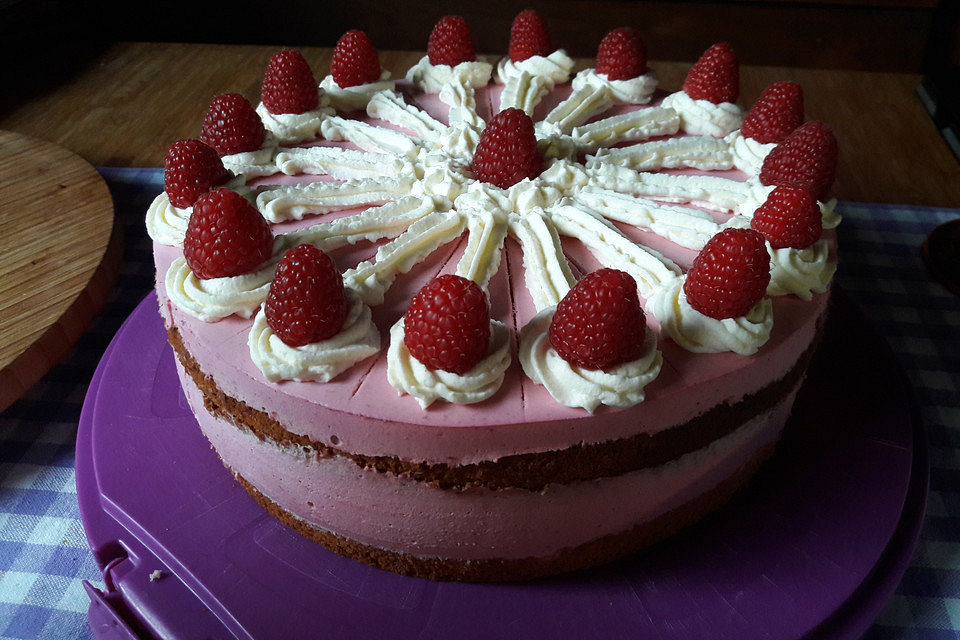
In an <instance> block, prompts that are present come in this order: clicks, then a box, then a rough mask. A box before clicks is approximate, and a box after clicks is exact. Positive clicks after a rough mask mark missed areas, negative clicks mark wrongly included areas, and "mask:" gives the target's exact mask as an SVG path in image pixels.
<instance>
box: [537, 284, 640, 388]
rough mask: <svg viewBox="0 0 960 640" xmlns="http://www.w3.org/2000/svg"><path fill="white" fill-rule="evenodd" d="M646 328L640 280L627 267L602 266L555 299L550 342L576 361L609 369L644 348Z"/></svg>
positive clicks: (579, 363)
mask: <svg viewBox="0 0 960 640" xmlns="http://www.w3.org/2000/svg"><path fill="white" fill-rule="evenodd" d="M646 333H647V323H646V316H644V313H643V309H642V308H641V307H640V299H639V298H638V297H637V283H636V281H635V280H634V279H633V277H632V276H630V275H629V274H627V273H624V272H623V271H618V270H616V269H600V270H598V271H594V272H593V273H590V274H587V275H586V276H584V277H583V278H581V279H580V281H579V282H577V284H575V285H574V286H573V288H572V289H570V291H568V292H567V295H565V296H564V297H563V300H561V301H560V304H558V305H557V312H556V313H555V314H554V316H553V321H552V322H551V323H550V345H551V346H552V347H553V348H554V350H556V352H557V353H558V354H560V357H561V358H563V359H564V360H566V361H567V362H569V363H570V364H572V365H574V366H577V367H583V368H584V369H599V370H603V371H609V370H610V369H612V368H614V367H616V366H617V365H620V364H623V363H624V362H630V361H631V360H636V359H637V358H639V357H640V356H641V355H642V354H643V340H644V337H645V336H646Z"/></svg>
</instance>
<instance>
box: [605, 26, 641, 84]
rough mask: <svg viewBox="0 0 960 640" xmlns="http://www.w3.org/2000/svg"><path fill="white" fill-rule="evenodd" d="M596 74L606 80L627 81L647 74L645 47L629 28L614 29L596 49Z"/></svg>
mask: <svg viewBox="0 0 960 640" xmlns="http://www.w3.org/2000/svg"><path fill="white" fill-rule="evenodd" d="M596 70H597V73H602V74H603V75H605V76H607V79H608V80H629V79H631V78H636V77H637V76H639V75H643V74H644V73H646V72H647V47H646V45H644V44H643V40H641V39H640V35H639V34H638V33H637V32H636V31H634V30H633V29H631V28H630V27H620V28H619V29H614V30H613V31H611V32H610V33H608V34H607V35H605V36H603V40H601V41H600V46H599V47H597V66H596Z"/></svg>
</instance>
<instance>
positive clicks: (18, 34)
mask: <svg viewBox="0 0 960 640" xmlns="http://www.w3.org/2000/svg"><path fill="white" fill-rule="evenodd" d="M938 4H940V3H938V0H846V1H836V2H829V1H826V0H819V1H810V0H808V1H806V2H795V1H788V0H780V1H776V0H774V1H770V0H767V1H759V0H740V1H728V2H702V1H701V2H691V1H685V2H684V1H672V2H671V1H663V0H661V1H641V0H619V1H617V0H602V1H596V2H588V1H584V0H555V1H542V0H532V1H526V2H524V1H521V2H508V1H490V2H477V1H476V0H473V1H470V0H447V1H443V2H441V1H439V0H418V1H410V0H380V1H372V0H340V1H337V2H329V1H323V0H320V1H314V2H305V1H303V0H300V1H296V0H261V1H259V2H252V1H248V0H236V1H234V2H229V3H211V2H197V1H194V2H187V1H183V0H159V1H156V2H144V3H137V2H132V1H130V0H127V1H126V2H114V1H109V0H99V1H93V2H71V1H68V0H0V36H2V38H3V40H4V41H6V42H7V43H8V44H12V45H16V44H18V43H19V44H22V45H26V46H27V47H30V46H31V45H34V46H39V47H45V46H49V45H53V46H55V47H57V48H61V47H65V48H66V50H73V49H79V48H81V47H83V46H89V45H90V44H94V43H104V42H114V41H119V40H128V41H133V40H136V41H151V42H160V41H169V42H215V43H240V44H268V45H300V46H305V45H320V46H325V45H326V46H329V45H333V44H334V43H335V42H336V40H337V38H338V37H339V36H340V35H341V34H342V33H343V32H344V31H346V30H347V29H351V28H360V29H363V30H365V31H366V32H367V33H368V34H369V35H370V36H371V38H372V39H373V41H374V43H375V44H376V45H377V47H378V48H380V49H405V50H422V49H424V48H425V47H426V41H427V36H428V35H429V32H430V29H431V27H432V26H433V23H434V22H435V21H436V20H437V19H438V18H439V17H440V16H442V15H444V14H449V13H456V14H460V15H463V16H464V17H466V18H467V21H468V22H469V24H470V25H471V26H472V28H473V34H474V40H475V44H476V48H477V51H478V52H480V53H484V52H489V53H501V52H503V51H505V50H506V47H507V40H508V36H509V28H510V22H511V21H512V19H513V17H514V15H516V13H517V12H518V11H519V10H520V9H524V8H534V9H536V10H537V11H538V12H539V13H540V15H541V16H542V17H543V18H544V20H545V21H546V22H547V24H548V26H549V29H550V31H551V34H552V36H553V39H554V41H555V44H556V45H558V46H561V47H564V48H566V49H567V51H568V52H569V53H570V54H571V55H574V56H590V57H592V56H593V55H594V54H595V52H596V46H597V43H598V42H599V41H600V39H601V38H602V36H603V34H604V33H605V32H606V31H607V30H609V29H611V28H613V27H615V26H633V27H635V28H636V29H638V30H639V31H640V33H641V35H642V36H643V38H644V39H645V41H646V42H647V45H648V49H649V51H650V57H651V58H654V59H658V60H681V61H688V62H689V61H693V60H695V59H696V58H697V57H698V56H699V54H700V53H701V52H702V50H703V49H704V48H705V47H704V42H714V41H718V40H726V41H728V42H730V43H731V44H733V46H734V48H735V49H736V51H737V53H738V54H739V56H740V59H741V62H744V63H747V64H766V65H779V66H805V67H823V68H847V69H864V70H874V71H916V72H918V71H920V70H921V69H922V67H923V57H924V53H925V51H926V50H927V47H928V41H929V38H930V35H931V33H933V31H934V25H936V24H938V23H940V24H942V22H943V21H942V20H939V19H938V18H937V15H936V14H937V5H938ZM942 4H943V5H944V6H946V5H950V4H957V3H956V2H943V3H942Z"/></svg>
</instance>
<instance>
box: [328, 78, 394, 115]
mask: <svg viewBox="0 0 960 640" xmlns="http://www.w3.org/2000/svg"><path fill="white" fill-rule="evenodd" d="M396 84H397V81H396V80H391V79H390V72H389V71H387V70H386V69H384V71H383V72H382V73H381V74H380V79H379V80H377V81H376V82H368V83H366V84H358V85H356V86H354V87H346V88H344V87H341V86H340V85H338V84H337V81H336V80H334V79H333V76H332V75H331V76H326V77H325V78H324V79H323V80H321V81H320V89H322V90H323V96H324V99H325V100H326V101H327V102H328V103H329V104H330V106H331V107H333V108H334V109H336V110H337V111H339V112H344V111H363V110H364V109H366V108H367V104H369V102H370V99H371V98H373V96H375V95H376V94H378V93H380V92H381V91H393V89H394V88H395V87H396Z"/></svg>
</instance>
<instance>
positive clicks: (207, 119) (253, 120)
mask: <svg viewBox="0 0 960 640" xmlns="http://www.w3.org/2000/svg"><path fill="white" fill-rule="evenodd" d="M266 136H267V132H266V129H264V128H263V122H261V121H260V116H259V115H257V112H256V111H254V109H253V106H252V105H251V104H250V102H249V101H248V100H247V99H246V98H244V97H243V96H242V95H240V94H239V93H225V94H223V95H220V96H217V97H216V98H214V99H213V102H211V103H210V108H209V109H207V115H206V116H204V118H203V129H201V131H200V139H201V140H203V141H204V142H206V143H207V144H208V145H210V146H211V147H213V148H214V149H216V150H217V153H219V154H220V155H221V156H226V155H230V154H232V153H242V152H244V151H256V150H257V149H259V148H260V146H261V145H262V144H263V141H264V139H265V138H266Z"/></svg>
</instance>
